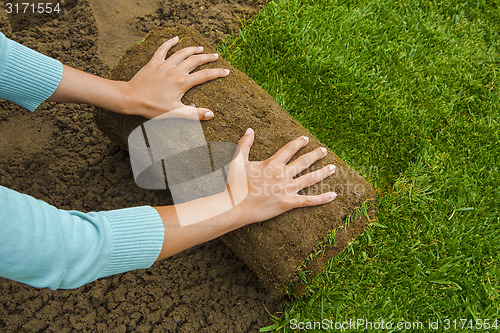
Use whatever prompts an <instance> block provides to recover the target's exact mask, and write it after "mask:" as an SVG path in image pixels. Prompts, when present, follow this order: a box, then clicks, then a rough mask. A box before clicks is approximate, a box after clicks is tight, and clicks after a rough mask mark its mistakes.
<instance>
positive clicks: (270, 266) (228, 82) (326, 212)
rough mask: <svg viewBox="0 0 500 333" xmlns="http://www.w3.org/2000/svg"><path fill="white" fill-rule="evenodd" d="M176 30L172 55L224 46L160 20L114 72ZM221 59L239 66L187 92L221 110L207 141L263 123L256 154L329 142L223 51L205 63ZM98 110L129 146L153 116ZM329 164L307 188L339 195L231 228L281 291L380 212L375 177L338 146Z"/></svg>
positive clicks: (229, 138)
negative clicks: (303, 141)
mask: <svg viewBox="0 0 500 333" xmlns="http://www.w3.org/2000/svg"><path fill="white" fill-rule="evenodd" d="M175 36H179V37H180V42H179V44H178V45H177V46H176V47H174V48H173V49H172V50H170V52H169V55H170V54H172V53H173V52H175V51H177V50H179V49H180V48H184V47H188V46H203V47H204V49H205V52H206V53H211V52H216V50H215V48H214V47H213V46H212V45H210V44H209V43H208V42H207V41H206V40H205V39H204V38H203V36H201V35H200V34H199V33H198V32H197V31H195V30H194V29H192V28H189V27H184V26H179V27H176V28H174V29H168V28H156V29H155V30H152V31H150V32H149V34H148V35H147V36H146V37H145V39H144V40H143V41H142V42H141V43H137V44H135V45H134V46H132V47H131V48H130V49H128V50H127V51H126V52H125V53H124V55H123V56H122V58H121V59H120V60H119V62H118V64H117V65H116V66H115V67H114V68H113V69H112V70H111V72H110V74H109V78H110V79H113V80H125V81H126V80H129V79H131V78H132V77H133V75H134V74H135V73H136V72H137V71H139V70H140V69H141V68H142V67H143V66H144V65H145V64H146V63H147V62H148V61H149V60H150V59H151V57H152V55H153V53H154V52H155V51H156V49H157V48H158V47H159V46H160V45H161V44H162V43H163V42H164V41H166V40H167V39H169V38H172V37H175ZM215 67H218V68H219V67H220V68H227V69H229V70H230V71H231V74H230V75H229V76H228V77H226V78H222V79H217V80H214V81H211V82H207V83H205V84H202V85H200V86H196V87H194V88H193V89H191V90H189V91H188V92H187V93H186V95H185V96H184V98H183V102H184V104H186V105H192V104H194V105H196V106H198V107H203V108H209V109H211V110H213V111H214V112H215V118H214V119H213V120H210V121H203V122H202V128H203V132H204V135H205V138H206V141H207V142H233V143H236V142H238V140H239V139H240V138H241V137H242V135H243V134H244V132H245V130H246V129H247V128H248V127H251V128H253V129H254V130H255V142H254V144H253V147H252V150H251V153H250V160H264V159H266V158H268V157H270V156H271V155H273V154H274V153H275V152H276V151H277V150H278V149H279V148H281V147H282V146H283V145H285V144H286V143H287V142H289V141H291V140H293V139H295V138H297V137H298V136H301V135H306V136H308V137H309V138H310V139H311V140H310V143H309V145H308V146H307V147H306V148H304V149H302V150H301V151H300V152H299V154H298V155H301V154H304V153H306V152H309V151H311V150H313V149H315V148H318V147H323V146H324V145H322V144H321V142H320V141H319V140H318V139H316V138H315V137H314V136H313V135H312V134H311V133H310V132H309V131H308V130H307V129H306V128H304V127H303V126H302V125H301V124H300V123H298V122H297V121H296V120H295V119H293V118H292V117H291V116H290V115H289V114H288V113H287V112H286V111H285V110H284V109H283V108H282V107H280V106H279V105H278V104H277V103H276V102H275V101H274V99H273V98H272V97H271V96H270V95H269V94H267V93H266V92H265V91H264V90H263V89H261V88H260V87H259V86H258V85H257V84H256V83H255V82H254V81H253V80H252V79H251V78H249V77H248V76H246V75H245V74H244V73H242V72H240V71H239V70H237V69H236V68H234V67H233V66H231V65H230V64H229V63H228V62H226V61H225V60H224V59H222V58H219V60H217V61H216V62H214V63H211V64H207V65H204V66H202V67H201V69H203V68H215ZM95 111H96V113H95V119H96V122H97V124H98V125H99V127H100V128H101V129H102V130H103V131H104V132H105V133H106V134H107V135H109V136H110V137H111V138H113V139H115V140H116V141H117V142H118V143H120V144H121V145H122V146H123V147H126V145H127V139H128V136H129V134H130V133H131V132H132V131H133V130H134V129H135V128H136V127H138V126H140V125H141V124H143V123H144V122H145V121H146V119H144V118H142V117H138V116H124V115H118V114H114V113H111V112H108V111H105V110H102V109H96V110H95ZM327 164H335V165H336V166H337V171H336V173H335V174H334V175H333V176H331V177H329V178H328V179H326V180H325V181H323V182H322V183H321V184H317V185H315V186H312V187H310V188H308V189H306V190H304V191H303V192H304V194H317V193H321V192H326V191H331V190H333V191H335V192H337V194H338V196H337V198H336V199H335V200H334V201H332V202H331V203H328V204H325V205H322V206H316V207H310V208H298V209H294V210H292V211H289V212H286V213H284V214H282V215H280V216H277V217H275V218H273V219H271V220H268V221H265V222H262V223H256V224H253V225H250V226H247V227H244V228H241V229H239V230H236V231H234V232H232V233H230V234H227V235H224V236H223V241H224V242H225V243H226V244H227V245H228V246H229V247H230V248H231V249H232V250H233V251H234V253H235V254H236V255H238V256H239V257H240V258H241V259H242V260H243V261H244V262H245V263H246V264H247V265H248V266H249V267H250V268H251V269H252V270H253V271H254V272H255V273H256V274H257V276H258V277H259V279H260V280H261V281H262V283H263V284H264V286H266V288H267V289H268V290H269V291H270V292H271V293H273V294H282V293H283V292H284V291H285V290H286V287H287V286H290V285H292V286H303V284H301V282H304V281H305V278H304V275H306V276H307V275H310V276H311V275H315V274H317V273H319V272H320V271H321V270H322V269H323V268H324V266H325V265H326V264H327V262H328V260H329V259H330V258H331V257H332V256H334V255H336V254H338V253H339V252H340V251H342V250H343V249H344V248H345V247H346V246H347V245H348V244H349V242H350V240H352V239H353V238H354V237H356V236H357V235H358V234H359V233H361V232H362V231H363V230H364V229H365V228H366V227H367V225H368V224H369V221H370V219H371V218H372V217H373V206H372V205H371V203H372V202H373V201H374V200H375V197H376V191H375V190H374V189H373V187H372V186H371V185H370V183H369V182H367V181H366V180H365V179H364V178H363V177H361V176H360V175H359V174H358V173H357V172H356V171H355V170H354V169H353V168H351V167H350V166H349V165H347V163H345V162H344V161H343V160H341V159H340V158H339V157H338V156H337V155H336V154H335V153H334V152H332V151H331V150H329V151H328V155H327V156H326V157H325V158H324V159H322V160H321V161H319V162H317V163H316V164H315V165H313V169H318V168H321V167H322V166H324V165H327ZM295 282H298V283H295ZM295 290H297V291H300V290H303V289H301V288H295Z"/></svg>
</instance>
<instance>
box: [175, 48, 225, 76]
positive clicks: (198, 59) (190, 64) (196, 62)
mask: <svg viewBox="0 0 500 333" xmlns="http://www.w3.org/2000/svg"><path fill="white" fill-rule="evenodd" d="M217 59H219V55H218V54H217V53H213V54H197V55H193V56H190V57H189V58H187V59H186V60H184V61H183V62H182V64H181V66H182V67H183V69H184V70H185V71H186V72H187V73H190V72H192V71H193V70H194V69H195V68H196V67H198V66H201V65H203V64H206V63H209V62H214V61H216V60H217Z"/></svg>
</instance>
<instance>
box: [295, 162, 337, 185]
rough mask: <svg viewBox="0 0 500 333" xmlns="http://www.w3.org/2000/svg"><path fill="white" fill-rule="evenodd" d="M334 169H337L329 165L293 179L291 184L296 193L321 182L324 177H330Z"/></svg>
mask: <svg viewBox="0 0 500 333" xmlns="http://www.w3.org/2000/svg"><path fill="white" fill-rule="evenodd" d="M336 169H337V167H335V165H332V164H330V165H327V166H325V167H323V168H321V169H319V170H316V171H314V172H310V173H308V174H305V175H303V176H300V177H299V178H297V179H294V180H293V182H294V184H295V186H296V189H297V191H299V190H302V189H304V188H306V187H309V186H311V185H314V184H316V183H317V182H320V181H322V180H323V179H325V178H326V177H328V176H330V175H332V174H333V173H334V172H335V170H336Z"/></svg>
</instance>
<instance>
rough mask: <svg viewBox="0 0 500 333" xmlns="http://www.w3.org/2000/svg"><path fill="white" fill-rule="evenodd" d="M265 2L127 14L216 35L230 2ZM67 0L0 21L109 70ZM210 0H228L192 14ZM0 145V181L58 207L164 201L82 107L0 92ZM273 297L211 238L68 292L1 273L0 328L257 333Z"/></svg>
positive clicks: (80, 13)
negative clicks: (44, 15) (55, 9)
mask: <svg viewBox="0 0 500 333" xmlns="http://www.w3.org/2000/svg"><path fill="white" fill-rule="evenodd" d="M62 2H64V1H62ZM264 2H265V1H242V0H240V1H217V2H216V1H213V3H212V1H207V0H205V1H173V2H168V4H167V2H165V4H164V5H162V7H161V8H164V9H162V10H161V11H160V12H157V13H154V14H152V15H151V16H148V17H145V18H142V19H140V18H137V19H136V22H137V25H138V26H140V27H143V28H144V29H146V30H147V29H150V28H151V27H152V26H155V25H156V24H157V21H156V20H158V22H160V23H164V24H171V25H176V24H177V23H184V24H191V25H193V26H194V27H195V28H197V29H198V30H199V31H201V32H202V33H206V34H207V36H208V37H210V38H213V39H212V41H214V42H215V41H217V40H218V39H220V38H223V37H226V36H228V35H229V34H230V29H229V27H228V25H227V23H226V21H224V20H222V19H221V18H222V17H224V18H225V19H227V18H231V17H232V18H233V21H232V23H231V24H230V25H231V26H233V27H238V24H239V21H238V19H237V18H236V17H235V16H233V14H232V12H231V11H233V10H235V8H246V9H245V12H246V13H247V15H248V16H252V15H253V14H254V13H255V12H256V11H257V10H258V9H259V8H260V6H261V5H262V4H263V3H264ZM2 3H3V2H0V5H1V4H2ZM64 3H65V6H64V12H63V13H61V14H60V15H59V16H57V17H55V18H50V19H41V20H34V21H33V22H32V21H30V20H28V21H27V23H26V22H25V23H19V22H18V21H16V20H15V19H13V18H12V17H9V16H8V15H6V14H5V12H4V10H3V8H0V31H1V32H3V33H4V34H5V35H6V36H7V37H9V38H11V39H14V40H16V41H18V42H21V43H23V44H24V45H26V46H29V47H31V48H33V49H35V50H37V51H40V52H42V53H45V54H47V55H49V56H52V57H55V58H57V59H59V60H61V61H62V62H63V63H65V64H67V65H71V66H73V67H76V68H78V69H81V70H84V71H87V72H90V73H93V74H97V75H101V76H103V75H106V73H107V72H108V71H109V67H108V66H107V65H106V64H105V63H104V62H103V60H102V59H101V58H100V55H101V54H102V51H101V50H99V49H98V47H97V41H98V29H97V27H96V23H95V20H94V15H93V12H92V11H91V7H90V5H89V3H88V1H86V0H80V1H66V2H64ZM109 3H110V6H111V4H112V3H113V2H109ZM216 3H222V4H227V6H221V7H219V9H218V10H220V11H221V12H223V13H224V14H219V13H217V12H215V13H214V12H212V11H210V12H209V11H207V12H206V13H204V12H203V11H202V10H200V12H199V14H198V16H196V17H194V16H192V15H191V12H190V10H191V9H192V8H194V7H195V6H200V7H201V6H204V8H209V7H210V8H212V7H214V6H215V5H216ZM167 7H168V11H167V9H166V8H167ZM181 12H182V13H181ZM176 13H178V14H176ZM179 20H180V22H179ZM210 20H211V21H210ZM11 23H14V24H11ZM213 26H215V27H216V29H212V32H210V29H211V28H212V27H213ZM214 31H215V32H214ZM211 35H213V36H211ZM128 46H129V45H124V46H123V47H122V48H127V47H128ZM0 154H1V155H0V156H1V158H0V184H1V185H3V186H6V187H9V188H12V189H15V190H17V191H20V192H22V193H26V194H29V195H32V196H34V197H36V198H38V199H41V200H44V201H46V202H48V203H50V204H52V205H55V206H56V207H59V208H62V209H74V210H81V211H84V212H88V211H99V210H107V209H117V208H122V207H127V206H138V205H144V204H152V205H154V204H158V203H160V202H163V203H164V201H165V198H164V197H162V196H161V195H159V194H158V192H148V191H145V190H144V191H140V190H137V187H136V186H135V184H134V183H133V176H132V173H131V169H130V164H129V160H128V156H127V153H126V152H125V151H124V150H122V149H121V148H119V147H118V146H117V145H115V144H113V143H112V142H111V141H110V140H109V139H107V138H106V137H105V136H104V134H103V133H102V132H101V131H100V130H99V129H98V128H97V127H96V125H95V123H94V121H93V114H92V112H91V108H90V107H88V106H73V105H56V104H52V103H44V104H42V105H41V106H40V107H39V108H38V109H37V111H36V112H34V113H29V112H28V111H26V110H24V109H22V108H20V107H18V106H15V105H13V104H12V103H9V102H5V101H0ZM276 304H277V301H276V300H274V301H273V300H271V299H270V297H269V294H268V293H267V292H266V291H265V289H264V288H263V287H262V286H261V285H260V283H259V282H258V280H257V277H256V275H255V274H254V273H253V272H252V271H250V270H249V269H248V268H247V267H246V265H245V264H244V263H243V262H242V261H241V260H240V259H239V258H238V257H236V256H235V255H234V254H233V252H232V251H231V250H229V249H228V248H227V247H226V246H225V245H224V244H223V243H222V242H221V241H220V240H215V241H213V242H210V243H208V244H205V245H202V246H200V247H198V248H195V249H192V250H189V251H186V252H184V253H182V254H180V255H177V256H175V257H173V258H171V259H169V260H165V261H164V262H162V263H161V264H156V265H154V266H153V267H151V268H150V269H148V270H141V271H135V272H129V273H124V274H120V275H117V276H113V277H109V278H104V279H101V280H99V281H96V282H94V283H91V284H88V285H86V286H83V287H81V288H78V289H75V290H58V291H51V290H48V289H35V288H32V287H29V286H26V285H23V284H21V283H16V282H11V281H8V280H5V279H1V278H0V331H2V332H11V331H27V332H41V331H57V332H72V331H98V332H102V331H107V332H126V331H139V332H255V331H257V330H258V328H259V327H262V326H265V325H268V324H270V322H269V319H268V318H269V314H268V312H267V310H266V307H267V308H270V309H273V308H275V306H276Z"/></svg>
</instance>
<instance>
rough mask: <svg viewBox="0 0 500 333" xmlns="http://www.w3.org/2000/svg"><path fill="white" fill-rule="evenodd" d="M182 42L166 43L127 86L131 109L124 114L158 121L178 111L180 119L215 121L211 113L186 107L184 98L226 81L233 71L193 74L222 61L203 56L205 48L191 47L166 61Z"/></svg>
mask: <svg viewBox="0 0 500 333" xmlns="http://www.w3.org/2000/svg"><path fill="white" fill-rule="evenodd" d="M178 42H179V39H178V38H177V37H176V38H172V39H169V40H168V41H166V42H165V43H163V45H161V46H160V47H159V48H158V50H157V51H156V52H155V54H154V55H153V57H152V58H151V60H150V61H149V62H148V63H147V64H146V66H144V67H143V68H142V69H141V70H140V71H139V72H137V73H136V74H135V75H134V77H133V78H132V79H131V80H130V81H128V82H127V83H126V86H125V91H126V95H127V99H128V103H127V104H128V107H127V109H126V110H124V113H127V114H136V115H140V116H143V117H146V118H154V117H156V116H159V115H162V114H164V113H167V112H170V111H174V110H178V112H180V115H178V116H180V117H185V118H193V117H196V119H200V120H208V119H211V118H213V116H214V114H213V112H212V111H211V110H209V109H205V108H195V107H189V106H186V105H184V104H183V103H182V102H181V98H182V97H183V96H184V94H185V93H186V92H187V91H188V90H189V89H191V88H192V87H194V86H196V85H199V84H202V83H205V82H207V81H210V80H214V79H216V78H220V77H225V76H227V75H228V74H229V71H228V70H225V69H222V68H213V69H203V70H200V71H197V72H195V73H192V74H191V72H192V71H193V70H194V69H196V68H197V67H198V66H200V65H203V64H206V63H209V62H213V61H216V60H217V59H218V55H217V54H203V48H202V47H187V48H184V49H182V50H179V51H177V52H175V53H174V54H173V55H171V56H170V57H169V58H167V59H165V56H166V54H167V52H168V51H169V50H170V49H171V48H172V47H173V46H174V45H176V44H177V43H178ZM176 113H177V112H176Z"/></svg>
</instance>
